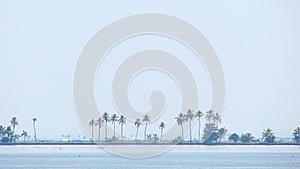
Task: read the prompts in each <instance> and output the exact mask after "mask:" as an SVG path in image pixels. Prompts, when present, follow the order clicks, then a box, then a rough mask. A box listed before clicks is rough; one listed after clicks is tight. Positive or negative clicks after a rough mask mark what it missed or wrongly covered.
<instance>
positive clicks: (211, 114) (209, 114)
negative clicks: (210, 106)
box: [204, 110, 215, 124]
mask: <svg viewBox="0 0 300 169" xmlns="http://www.w3.org/2000/svg"><path fill="white" fill-rule="evenodd" d="M214 117H215V114H214V112H213V111H212V110H208V111H207V112H206V114H205V117H204V118H205V119H206V120H207V121H208V123H209V124H211V123H212V122H213V119H214Z"/></svg>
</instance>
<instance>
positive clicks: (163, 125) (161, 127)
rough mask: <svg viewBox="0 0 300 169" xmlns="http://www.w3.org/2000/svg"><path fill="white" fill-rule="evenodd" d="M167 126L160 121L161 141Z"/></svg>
mask: <svg viewBox="0 0 300 169" xmlns="http://www.w3.org/2000/svg"><path fill="white" fill-rule="evenodd" d="M165 128H166V125H165V123H164V122H160V124H159V129H160V142H162V134H163V131H164V129H165Z"/></svg>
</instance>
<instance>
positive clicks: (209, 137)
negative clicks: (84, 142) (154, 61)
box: [90, 110, 300, 144]
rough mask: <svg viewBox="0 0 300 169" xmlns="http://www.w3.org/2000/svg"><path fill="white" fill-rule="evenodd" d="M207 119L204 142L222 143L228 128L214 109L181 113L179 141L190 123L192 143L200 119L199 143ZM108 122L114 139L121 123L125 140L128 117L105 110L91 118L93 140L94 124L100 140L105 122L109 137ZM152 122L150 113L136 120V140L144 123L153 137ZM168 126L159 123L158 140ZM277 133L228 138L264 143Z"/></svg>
mask: <svg viewBox="0 0 300 169" xmlns="http://www.w3.org/2000/svg"><path fill="white" fill-rule="evenodd" d="M203 118H204V119H205V120H206V124H205V125H204V129H203V132H204V134H203V137H202V140H203V143H207V144H210V143H220V142H221V141H222V139H223V138H224V137H225V135H226V133H227V129H226V128H225V127H221V128H219V124H220V123H222V116H221V115H220V114H219V113H216V112H214V111H213V110H208V111H206V112H205V113H203V112H202V111H200V110H198V111H195V112H194V111H193V110H188V111H187V112H186V113H179V114H178V115H177V116H176V117H175V120H176V122H177V125H178V126H179V127H180V128H181V135H180V136H178V137H177V138H178V141H179V142H180V141H184V124H185V123H188V127H189V130H188V131H189V142H190V143H192V124H193V121H194V120H197V121H198V132H197V134H198V138H197V142H198V143H199V142H200V141H201V122H202V119H203ZM108 122H111V123H112V124H113V139H116V135H115V127H116V126H115V124H116V123H119V125H120V130H121V139H122V142H123V138H124V134H123V125H125V124H126V117H125V116H123V115H121V116H120V117H119V116H118V115H117V114H112V115H111V116H110V115H109V114H108V113H107V112H105V113H104V114H103V115H102V116H101V117H100V118H99V119H97V120H96V121H95V120H93V119H92V120H91V121H90V126H91V128H92V140H93V126H98V127H99V130H98V131H99V133H98V140H99V138H100V128H101V126H102V124H103V123H105V139H107V126H108ZM150 122H151V117H150V116H149V115H147V114H146V115H144V116H143V118H142V119H140V118H137V119H136V120H135V122H134V125H135V127H136V133H135V140H137V139H138V133H139V128H140V126H141V125H144V140H145V141H146V140H149V138H151V137H150V136H151V134H150V135H148V134H147V128H148V125H149V124H150ZM165 128H166V124H165V123H164V122H161V123H160V125H159V129H160V138H159V139H158V140H160V141H162V140H163V131H164V129H165ZM152 136H153V139H154V140H156V138H158V137H157V134H153V135H152ZM293 136H294V140H295V141H296V142H300V128H299V127H298V128H296V129H295V130H294V131H293ZM275 138H276V137H275V134H274V132H273V130H272V129H264V130H263V132H262V139H261V140H255V139H254V137H253V136H252V134H251V133H245V134H241V136H239V135H237V134H236V133H233V134H231V135H230V136H229V138H228V140H229V141H233V142H237V141H240V142H243V143H251V142H263V143H274V142H275Z"/></svg>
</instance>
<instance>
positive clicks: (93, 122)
mask: <svg viewBox="0 0 300 169" xmlns="http://www.w3.org/2000/svg"><path fill="white" fill-rule="evenodd" d="M95 125H96V122H95V120H94V119H92V120H91V121H90V122H89V126H90V127H91V128H92V140H94V126H95Z"/></svg>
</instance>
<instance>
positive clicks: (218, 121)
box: [213, 113, 222, 128]
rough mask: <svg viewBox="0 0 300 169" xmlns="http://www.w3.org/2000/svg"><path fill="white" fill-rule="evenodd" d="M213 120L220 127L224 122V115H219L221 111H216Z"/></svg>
mask: <svg viewBox="0 0 300 169" xmlns="http://www.w3.org/2000/svg"><path fill="white" fill-rule="evenodd" d="M213 121H214V123H215V124H216V127H217V128H218V125H219V123H222V116H221V115H219V113H216V114H215V116H214V117H213Z"/></svg>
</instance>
